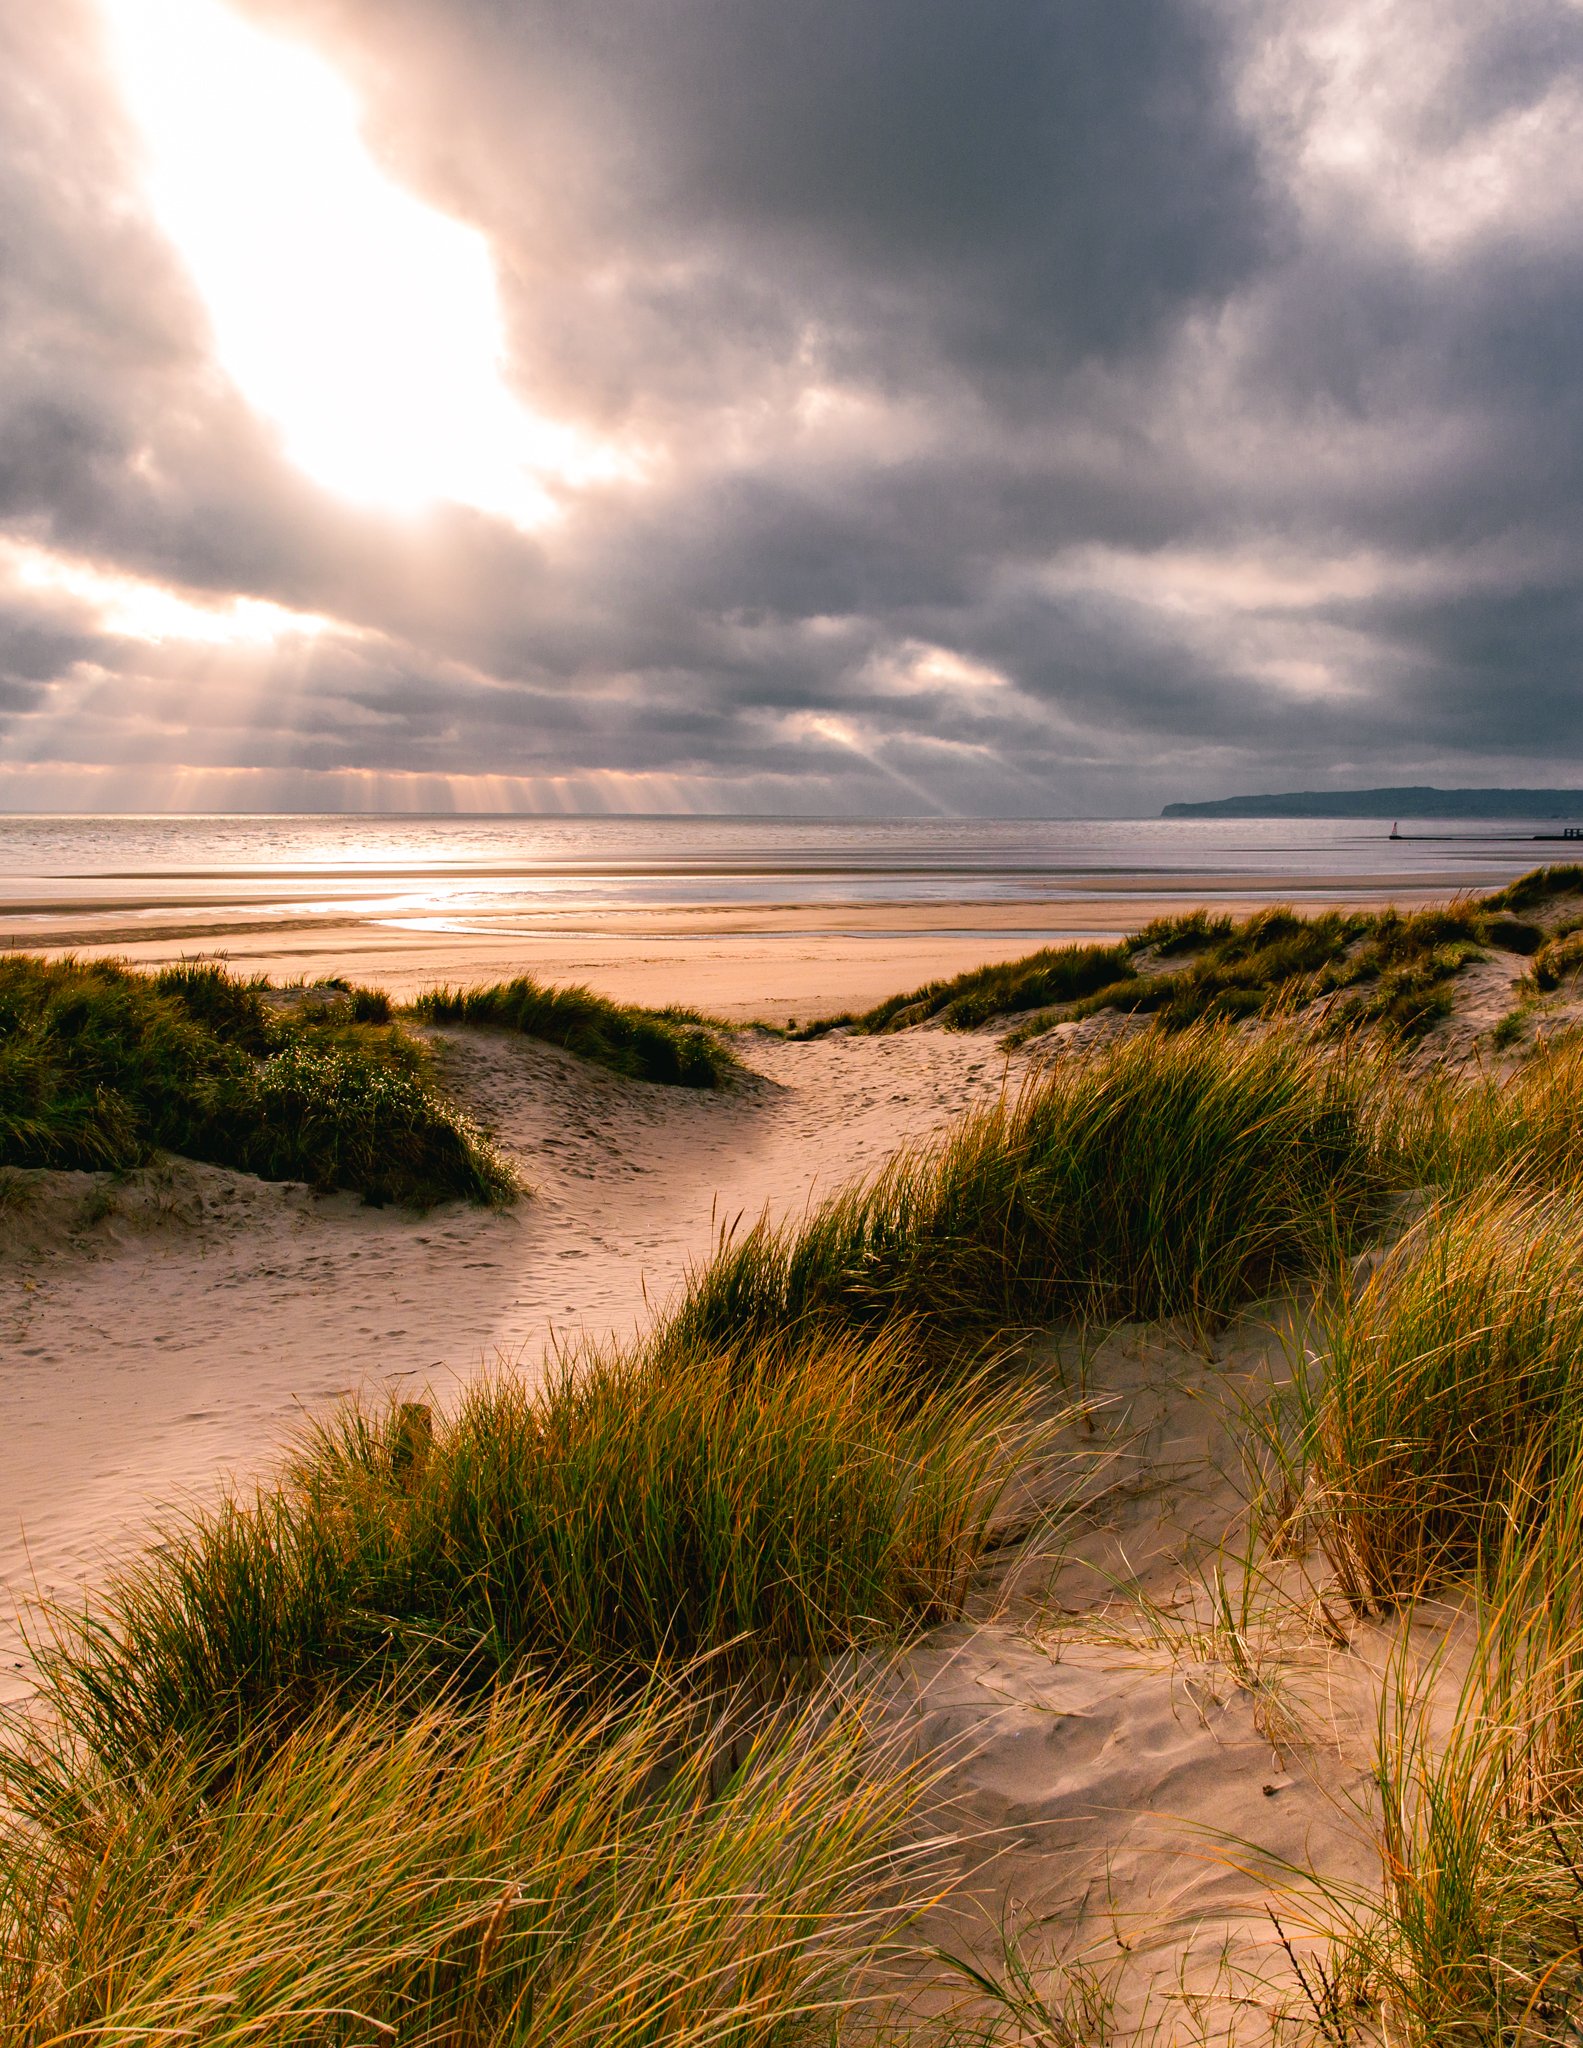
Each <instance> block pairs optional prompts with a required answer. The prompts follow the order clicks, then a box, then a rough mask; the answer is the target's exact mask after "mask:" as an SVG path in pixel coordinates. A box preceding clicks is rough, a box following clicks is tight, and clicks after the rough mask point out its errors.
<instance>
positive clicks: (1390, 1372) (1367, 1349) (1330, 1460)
mask: <svg viewBox="0 0 1583 2048" xmlns="http://www.w3.org/2000/svg"><path fill="white" fill-rule="evenodd" d="M1580 1423H1583V1205H1580V1203H1579V1202H1578V1200H1577V1199H1576V1198H1575V1197H1570V1196H1564V1195H1554V1194H1549V1195H1547V1194H1536V1193H1534V1192H1531V1191H1529V1190H1525V1189H1523V1188H1521V1187H1520V1186H1517V1185H1514V1184H1513V1183H1512V1182H1511V1181H1510V1180H1497V1181H1493V1182H1491V1183H1490V1184H1489V1185H1487V1186H1486V1187H1484V1188H1482V1189H1480V1190H1478V1191H1476V1192H1474V1193H1473V1194H1471V1195H1468V1196H1464V1197H1460V1198H1457V1197H1451V1198H1448V1199H1446V1200H1444V1201H1442V1202H1440V1203H1438V1204H1436V1205H1435V1206H1433V1207H1432V1208H1431V1209H1430V1210H1429V1212H1428V1213H1427V1214H1426V1215H1425V1216H1424V1217H1423V1218H1422V1219H1421V1220H1420V1221H1419V1222H1418V1223H1417V1224H1415V1225H1414V1226H1413V1227H1412V1228H1411V1229H1410V1230H1409V1231H1408V1232H1407V1233H1406V1234H1405V1235H1404V1236H1403V1237H1402V1238H1401V1240H1400V1241H1399V1242H1398V1243H1397V1244H1396V1245H1394V1246H1393V1247H1392V1248H1391V1250H1390V1251H1389V1252H1388V1253H1387V1254H1386V1256H1385V1257H1384V1258H1383V1259H1382V1260H1381V1262H1380V1263H1379V1265H1378V1266H1377V1267H1376V1268H1375V1269H1374V1271H1373V1272H1372V1273H1371V1274H1370V1275H1369V1277H1368V1278H1367V1280H1366V1281H1365V1282H1364V1283H1363V1284H1362V1286H1361V1287H1358V1288H1357V1289H1356V1290H1354V1291H1353V1292H1352V1293H1351V1295H1350V1297H1349V1298H1346V1299H1344V1300H1343V1301H1342V1302H1341V1304H1340V1305H1339V1307H1338V1309H1337V1310H1336V1312H1335V1315H1334V1317H1333V1320H1332V1322H1331V1325H1330V1328H1329V1331H1328V1356H1327V1359H1326V1361H1325V1367H1324V1377H1323V1384H1322V1389H1321V1392H1320V1394H1319V1397H1318V1402H1317V1406H1316V1409H1315V1412H1314V1416H1313V1420H1312V1425H1311V1427H1312V1450H1311V1455H1312V1460H1313V1466H1314V1472H1315V1476H1316V1480H1317V1483H1318V1488H1319V1494H1318V1498H1319V1500H1320V1502H1321V1504H1322V1505H1321V1517H1322V1528H1323V1530H1324V1540H1325V1543H1326V1547H1327V1549H1328V1550H1329V1551H1330V1553H1331V1555H1332V1559H1333V1561H1334V1563H1335V1564H1336V1567H1337V1569H1338V1571H1339V1573H1340V1575H1341V1578H1342V1582H1343V1585H1344V1586H1345V1587H1346V1589H1347V1590H1348V1591H1349V1593H1351V1594H1352V1596H1353V1597H1354V1598H1355V1599H1358V1600H1360V1601H1368V1600H1371V1599H1389V1598H1396V1597H1400V1596H1402V1595H1405V1594H1411V1593H1415V1592H1418V1591H1420V1590H1422V1589H1424V1588H1426V1587H1429V1586H1433V1585H1435V1584H1437V1583H1444V1582H1446V1581H1447V1580H1449V1579H1453V1578H1455V1577H1456V1576H1457V1575H1458V1574H1459V1573H1462V1572H1465V1571H1467V1570H1469V1569H1471V1568H1473V1567H1474V1566H1475V1565H1476V1564H1477V1561H1478V1558H1479V1555H1480V1552H1481V1549H1482V1547H1483V1546H1484V1545H1485V1543H1486V1542H1487V1540H1488V1534H1489V1531H1490V1530H1491V1529H1492V1528H1501V1527H1504V1526H1505V1525H1506V1524H1507V1523H1508V1522H1509V1521H1510V1520H1511V1519H1512V1518H1513V1517H1516V1518H1517V1519H1518V1520H1519V1521H1522V1522H1524V1523H1527V1522H1530V1521H1531V1520H1532V1518H1533V1514H1534V1511H1535V1504H1536V1503H1537V1502H1539V1501H1542V1499H1543V1498H1544V1497H1545V1495H1546V1494H1547V1491H1548V1488H1549V1487H1550V1485H1551V1483H1552V1481H1553V1478H1554V1475H1555V1473H1556V1471H1557V1470H1558V1469H1559V1468H1561V1467H1564V1466H1566V1465H1567V1464H1568V1463H1569V1462H1570V1460H1571V1458H1572V1457H1573V1455H1574V1454H1575V1453H1576V1451H1577V1450H1578V1448H1579V1445H1580V1442H1583V1437H1580Z"/></svg>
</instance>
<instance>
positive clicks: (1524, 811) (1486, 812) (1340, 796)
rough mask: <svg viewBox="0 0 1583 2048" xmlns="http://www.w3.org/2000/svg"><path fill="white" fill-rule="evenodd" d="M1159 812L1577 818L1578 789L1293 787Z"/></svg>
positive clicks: (1581, 810) (1582, 798)
mask: <svg viewBox="0 0 1583 2048" xmlns="http://www.w3.org/2000/svg"><path fill="white" fill-rule="evenodd" d="M1160 816H1161V817H1162V818H1583V789H1434V788H1431V787H1429V786H1427V785H1423V784H1415V785H1414V786H1413V787H1411V788H1407V789H1298V790H1288V791H1286V792H1285V793H1284V794H1281V795H1276V796H1223V797H1216V798H1215V799H1214V800H1213V801H1212V802H1209V803H1198V804H1167V805H1166V806H1165V808H1164V810H1163V811H1161V813H1160Z"/></svg>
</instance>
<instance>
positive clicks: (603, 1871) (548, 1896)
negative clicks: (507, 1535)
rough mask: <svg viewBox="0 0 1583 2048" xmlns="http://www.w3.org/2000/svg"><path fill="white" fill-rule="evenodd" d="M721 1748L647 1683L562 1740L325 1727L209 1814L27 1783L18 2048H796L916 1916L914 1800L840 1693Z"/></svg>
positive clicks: (96, 1785)
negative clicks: (908, 1839) (337, 2046)
mask: <svg viewBox="0 0 1583 2048" xmlns="http://www.w3.org/2000/svg"><path fill="white" fill-rule="evenodd" d="M744 1750H745V1751H746V1754H745V1755H743V1754H742V1752H743V1751H744ZM719 1752H720V1745H719V1743H718V1742H717V1741H715V1740H711V1738H710V1736H709V1734H708V1731H707V1730H700V1728H699V1726H698V1722H697V1717H696V1714H695V1713H693V1712H691V1711H689V1709H688V1708H687V1707H686V1705H685V1703H684V1702H682V1701H679V1700H678V1698H677V1696H676V1694H674V1693H667V1692H664V1691H662V1690H661V1689H660V1688H658V1687H653V1688H651V1689H650V1690H649V1691H648V1692H647V1693H646V1694H645V1695H643V1696H642V1697H641V1698H640V1699H638V1700H637V1701H636V1702H632V1703H628V1704H627V1705H626V1706H625V1707H624V1708H623V1709H622V1710H621V1711H619V1712H615V1711H610V1710H606V1711H602V1712H589V1711H588V1710H587V1709H586V1707H582V1708H580V1709H579V1710H578V1711H576V1712H573V1711H571V1710H570V1703H569V1702H567V1701H566V1700H565V1699H563V1698H562V1697H560V1696H559V1695H557V1693H556V1692H555V1691H554V1690H553V1689H546V1688H543V1687H539V1686H532V1685H527V1684H517V1685H513V1686H511V1687H508V1688H506V1689H504V1690H503V1691H502V1692H500V1693H499V1694H497V1695H496V1696H495V1697H494V1698H493V1699H492V1700H491V1701H490V1702H489V1703H488V1705H487V1706H485V1707H483V1708H481V1709H475V1710H472V1711H465V1710H458V1709H456V1708H455V1707H451V1706H445V1705H441V1706H436V1707H434V1708H431V1709H428V1710H425V1711H422V1712H420V1713H418V1714H416V1715H415V1716H408V1717H405V1718H401V1719H398V1718H394V1717H393V1716H392V1715H391V1714H390V1712H389V1711H388V1710H386V1709H383V1708H375V1709H372V1710H364V1711H363V1712H361V1713H359V1714H358V1715H356V1716H346V1715H336V1714H330V1713H324V1714H320V1715H317V1716H315V1717H313V1718H311V1719H309V1720H307V1721H305V1722H304V1723H303V1724H302V1725H301V1726H299V1727H298V1728H296V1729H295V1730H293V1731H292V1732H291V1733H290V1734H289V1735H288V1736H286V1737H285V1739H284V1740H283V1741H282V1742H281V1743H280V1745H279V1746H278V1747H277V1748H276V1749H275V1751H274V1752H273V1753H272V1754H271V1755H270V1757H269V1758H268V1760H267V1761H266V1762H265V1763H264V1764H263V1765H262V1766H261V1768H260V1769H259V1770H258V1771H257V1772H256V1774H254V1775H251V1776H248V1777H236V1776H233V1777H232V1778H231V1780H230V1781H229V1782H228V1783H226V1784H224V1785H222V1786H221V1787H220V1789H218V1790H217V1789H216V1786H215V1782H214V1774H213V1772H212V1770H211V1769H210V1768H209V1764H210V1762H211V1760H210V1759H207V1758H195V1757H194V1756H192V1755H191V1753H189V1752H185V1751H183V1750H182V1749H180V1748H176V1749H171V1750H167V1751H165V1752H163V1753H162V1754H160V1755H159V1756H157V1757H154V1758H152V1759H150V1761H149V1763H148V1765H147V1767H146V1769H145V1770H144V1771H142V1772H141V1773H139V1774H138V1775H136V1776H133V1777H128V1776H126V1775H122V1774H119V1773H116V1772H105V1771H102V1770H100V1769H98V1768H96V1767H95V1766H94V1764H93V1763H92V1761H91V1760H85V1759H84V1758H82V1757H81V1756H80V1755H77V1754H74V1753H73V1752H72V1751H71V1749H70V1748H69V1746H67V1747H64V1748H63V1747H61V1746H60V1745H58V1744H57V1745H54V1746H53V1747H48V1746H46V1747H44V1748H42V1749H41V1750H39V1751H37V1752H35V1754H34V1755H33V1756H31V1757H30V1758H26V1759H20V1758H16V1757H13V1759H12V1760H11V1763H10V1766H9V1769H8V1771H7V1773H6V1775H7V1777H8V1779H9V1787H8V1789H9V1791H10V1793H11V1795H12V1800H13V1802H14V1804H13V1807H12V1811H11V1814H10V1816H9V1818H7V1817H6V1816H5V1815H4V1814H3V1813H0V2033H3V2034H4V2037H5V2039H6V2040H7V2041H8V2042H11V2043H14V2044H16V2048H68V2044H69V2048H110V2044H112V2043H125V2042H128V2041H131V2040H137V2041H151V2042H152V2041H158V2042H175V2041H181V2042H191V2043H197V2044H202V2048H266V2044H267V2048H277V2044H279V2048H288V2044H291V2048H296V2044H303V2048H307V2044H314V2048H320V2044H323V2048H328V2044H332V2043H343V2044H349V2043H351V2042H357V2041H368V2040H376V2039H377V2040H391V2041H397V2040H399V2041H400V2042H402V2043H404V2044H407V2048H511V2044H521V2048H528V2044H530V2043H531V2044H532V2048H557V2044H561V2048H574V2044H575V2048H650V2044H654V2048H657V2044H660V2043H664V2044H667V2048H705V2044H708V2048H781V2044H788V2048H789V2044H790V2043H791V2042H792V2040H793V2039H794V2038H795V2039H797V2040H800V2041H804V2042H806V2041H807V2040H809V2039H810V2037H811V2034H812V2031H813V2029H814V2028H815V2027H817V2026H819V2025H820V2024H821V2023H822V2024H823V2027H824V2028H826V2029H827V2028H828V2027H829V2026H830V2024H831V2023H832V2021H833V2018H834V2015H835V2013H836V2012H837V2011H838V2010H839V2009H840V2007H841V2006H842V2005H843V2004H845V2003H847V2002H849V2000H850V1997H851V1988H850V1987H851V1980H852V1978H853V1975H854V1972H855V1971H856V1970H857V1969H858V1968H859V1967H860V1966H861V1965H862V1964H863V1963H864V1962H865V1961H866V1960H868V1959H869V1957H870V1956H871V1955H872V1953H873V1951H874V1949H875V1946H876V1944H877V1943H878V1942H879V1941H880V1939H881V1938H882V1937H883V1936H884V1935H885V1933H886V1932H887V1931H888V1930H891V1929H893V1928H894V1927H895V1926H896V1925H897V1924H898V1922H899V1921H900V1920H901V1919H902V1918H903V1917H904V1915H905V1913H906V1911H907V1910H908V1908H909V1906H910V1905H911V1904H912V1903H913V1901H914V1900H915V1899H916V1898H917V1897H919V1896H920V1887H924V1888H925V1891H924V1895H926V1892H927V1885H928V1877H927V1869H926V1865H925V1863H924V1861H923V1859H922V1858H921V1857H920V1855H919V1853H918V1852H917V1851H916V1850H914V1851H912V1852H910V1853H909V1852H907V1851H906V1850H905V1849H902V1848H900V1846H899V1845H898V1843H897V1834H898V1830H899V1828H900V1826H901V1824H902V1822H903V1821H904V1820H905V1818H906V1817H907V1815H908V1813H909V1811H910V1809H911V1808H912V1807H913V1806H914V1805H915V1804H916V1802H917V1799H918V1797H919V1795H920V1792H921V1791H922V1789H923V1788H924V1787H925V1785H926V1783H927V1782H928V1781H927V1779H926V1777H925V1774H924V1773H923V1772H922V1771H921V1770H919V1769H918V1768H917V1767H916V1766H907V1765H905V1764H903V1763H902V1762H901V1761H900V1760H899V1759H898V1758H897V1757H896V1756H895V1754H894V1753H893V1752H886V1751H885V1750H883V1749H879V1750H876V1748H875V1746H874V1744H873V1743H872V1741H870V1740H869V1739H868V1736H867V1731H866V1730H865V1728H864V1725H863V1719H862V1716H861V1715H860V1714H859V1713H858V1712H856V1711H855V1710H853V1709H852V1708H850V1707H846V1708H843V1707H841V1706H840V1704H839V1703H838V1702H832V1701H831V1700H829V1699H828V1698H823V1697H821V1698H818V1699H816V1700H815V1701H814V1702H813V1703H812V1704H811V1705H810V1706H809V1707H808V1708H806V1709H805V1710H803V1711H802V1712H800V1713H798V1714H796V1715H793V1716H790V1717H787V1716H786V1715H784V1714H783V1715H782V1716H780V1717H779V1718H778V1720H776V1721H774V1722H771V1723H769V1724H768V1725H766V1726H765V1727H764V1728H763V1729H761V1731H760V1732H759V1733H758V1735H757V1736H756V1738H753V1739H742V1738H738V1739H737V1741H736V1742H735V1743H734V1744H733V1748H732V1750H730V1751H727V1752H726V1753H725V1759H724V1767H723V1760H722V1757H721V1755H720V1753H719ZM733 1756H734V1757H735V1768H732V1767H731V1761H730V1760H731V1758H732V1757H733ZM722 1779H723V1782H722Z"/></svg>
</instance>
